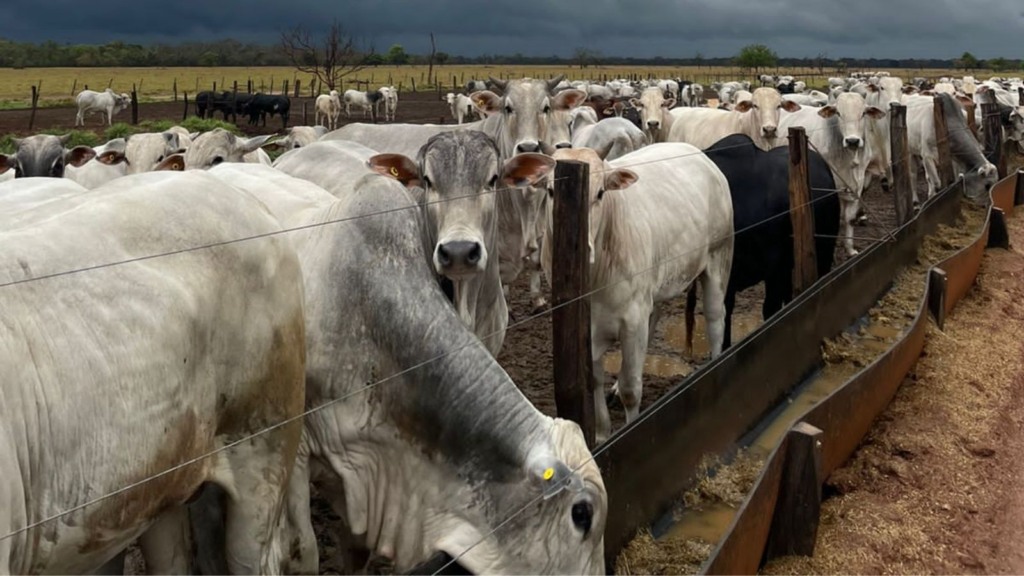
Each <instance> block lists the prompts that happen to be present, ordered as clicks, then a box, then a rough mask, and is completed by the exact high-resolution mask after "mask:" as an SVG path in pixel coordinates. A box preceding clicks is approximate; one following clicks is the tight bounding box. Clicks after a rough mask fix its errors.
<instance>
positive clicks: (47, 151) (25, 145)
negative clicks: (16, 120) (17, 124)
mask: <svg viewBox="0 0 1024 576" xmlns="http://www.w3.org/2000/svg"><path fill="white" fill-rule="evenodd" d="M70 138H71V134H64V135H63V136H53V135H50V134H36V135H34V136H27V137H25V138H14V139H13V143H14V146H15V151H14V153H13V154H0V176H3V175H4V174H13V177H14V178H31V177H35V176H43V177H45V176H49V177H52V178H63V177H64V170H65V168H66V167H68V166H75V167H80V166H82V165H83V164H85V163H86V162H88V161H89V160H92V159H93V158H94V157H95V156H96V151H95V150H93V149H92V148H91V147H89V146H75V147H74V148H72V149H70V150H68V149H67V148H65V147H64V146H65V144H67V141H68V139H70ZM9 177H10V176H9Z"/></svg>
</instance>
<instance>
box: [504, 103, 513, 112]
mask: <svg viewBox="0 0 1024 576" xmlns="http://www.w3.org/2000/svg"><path fill="white" fill-rule="evenodd" d="M511 113H512V107H511V106H509V105H507V104H506V105H505V114H511Z"/></svg>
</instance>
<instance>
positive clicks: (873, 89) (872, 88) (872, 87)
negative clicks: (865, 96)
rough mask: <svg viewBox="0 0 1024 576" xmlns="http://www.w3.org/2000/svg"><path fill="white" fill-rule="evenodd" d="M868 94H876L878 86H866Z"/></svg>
mask: <svg viewBox="0 0 1024 576" xmlns="http://www.w3.org/2000/svg"><path fill="white" fill-rule="evenodd" d="M868 92H878V86H875V85H874V84H868Z"/></svg>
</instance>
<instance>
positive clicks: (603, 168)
mask: <svg viewBox="0 0 1024 576" xmlns="http://www.w3.org/2000/svg"><path fill="white" fill-rule="evenodd" d="M613 144H614V143H612V142H609V143H608V145H607V146H606V147H605V148H603V149H601V150H593V149H591V148H575V149H572V150H557V151H555V153H554V155H553V157H554V158H555V160H575V161H577V162H584V163H586V164H587V165H588V166H589V168H590V182H589V184H590V186H589V190H590V238H589V240H588V249H589V251H590V262H591V263H593V262H594V261H595V259H596V250H597V244H598V242H597V239H598V238H599V237H600V235H601V233H602V230H603V229H602V226H603V224H604V221H603V214H604V208H603V206H604V203H603V201H604V200H605V195H606V194H608V193H609V192H615V191H617V190H625V189H626V188H629V187H630V186H632V185H633V184H634V183H635V182H636V181H637V179H638V178H639V177H638V176H637V175H636V172H633V171H632V170H627V169H625V168H612V166H611V165H610V164H608V163H607V162H606V161H605V160H604V159H605V157H607V156H608V153H609V152H610V151H611V148H612V145H613ZM553 205H554V203H553V202H548V203H547V222H548V233H549V234H550V233H551V232H552V230H554V221H553V217H554V216H553ZM544 252H545V254H544V259H545V260H546V261H547V262H546V263H545V267H546V268H547V269H548V270H550V252H549V251H548V250H547V249H545V251H544Z"/></svg>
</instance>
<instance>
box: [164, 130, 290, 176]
mask: <svg viewBox="0 0 1024 576" xmlns="http://www.w3.org/2000/svg"><path fill="white" fill-rule="evenodd" d="M273 137H274V135H273V134H271V135H267V136H254V137H252V138H239V137H237V136H235V135H234V134H232V133H231V132H228V131H227V130H224V129H223V128H214V129H213V130H211V131H209V132H203V133H202V134H200V135H199V136H197V137H196V139H195V140H194V141H193V142H192V145H191V146H189V147H188V148H187V149H186V150H185V152H184V153H183V154H173V155H171V156H168V157H167V158H165V159H164V160H163V162H161V163H160V165H158V166H157V169H158V170H163V169H169V170H186V169H187V170H206V169H207V168H210V167H212V166H216V165H218V164H220V163H221V162H253V163H258V164H266V165H268V166H269V165H270V164H271V161H270V156H269V155H267V153H266V152H264V151H263V150H262V149H261V148H260V147H261V146H263V145H264V144H266V142H267V140H269V139H271V138H273Z"/></svg>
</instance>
